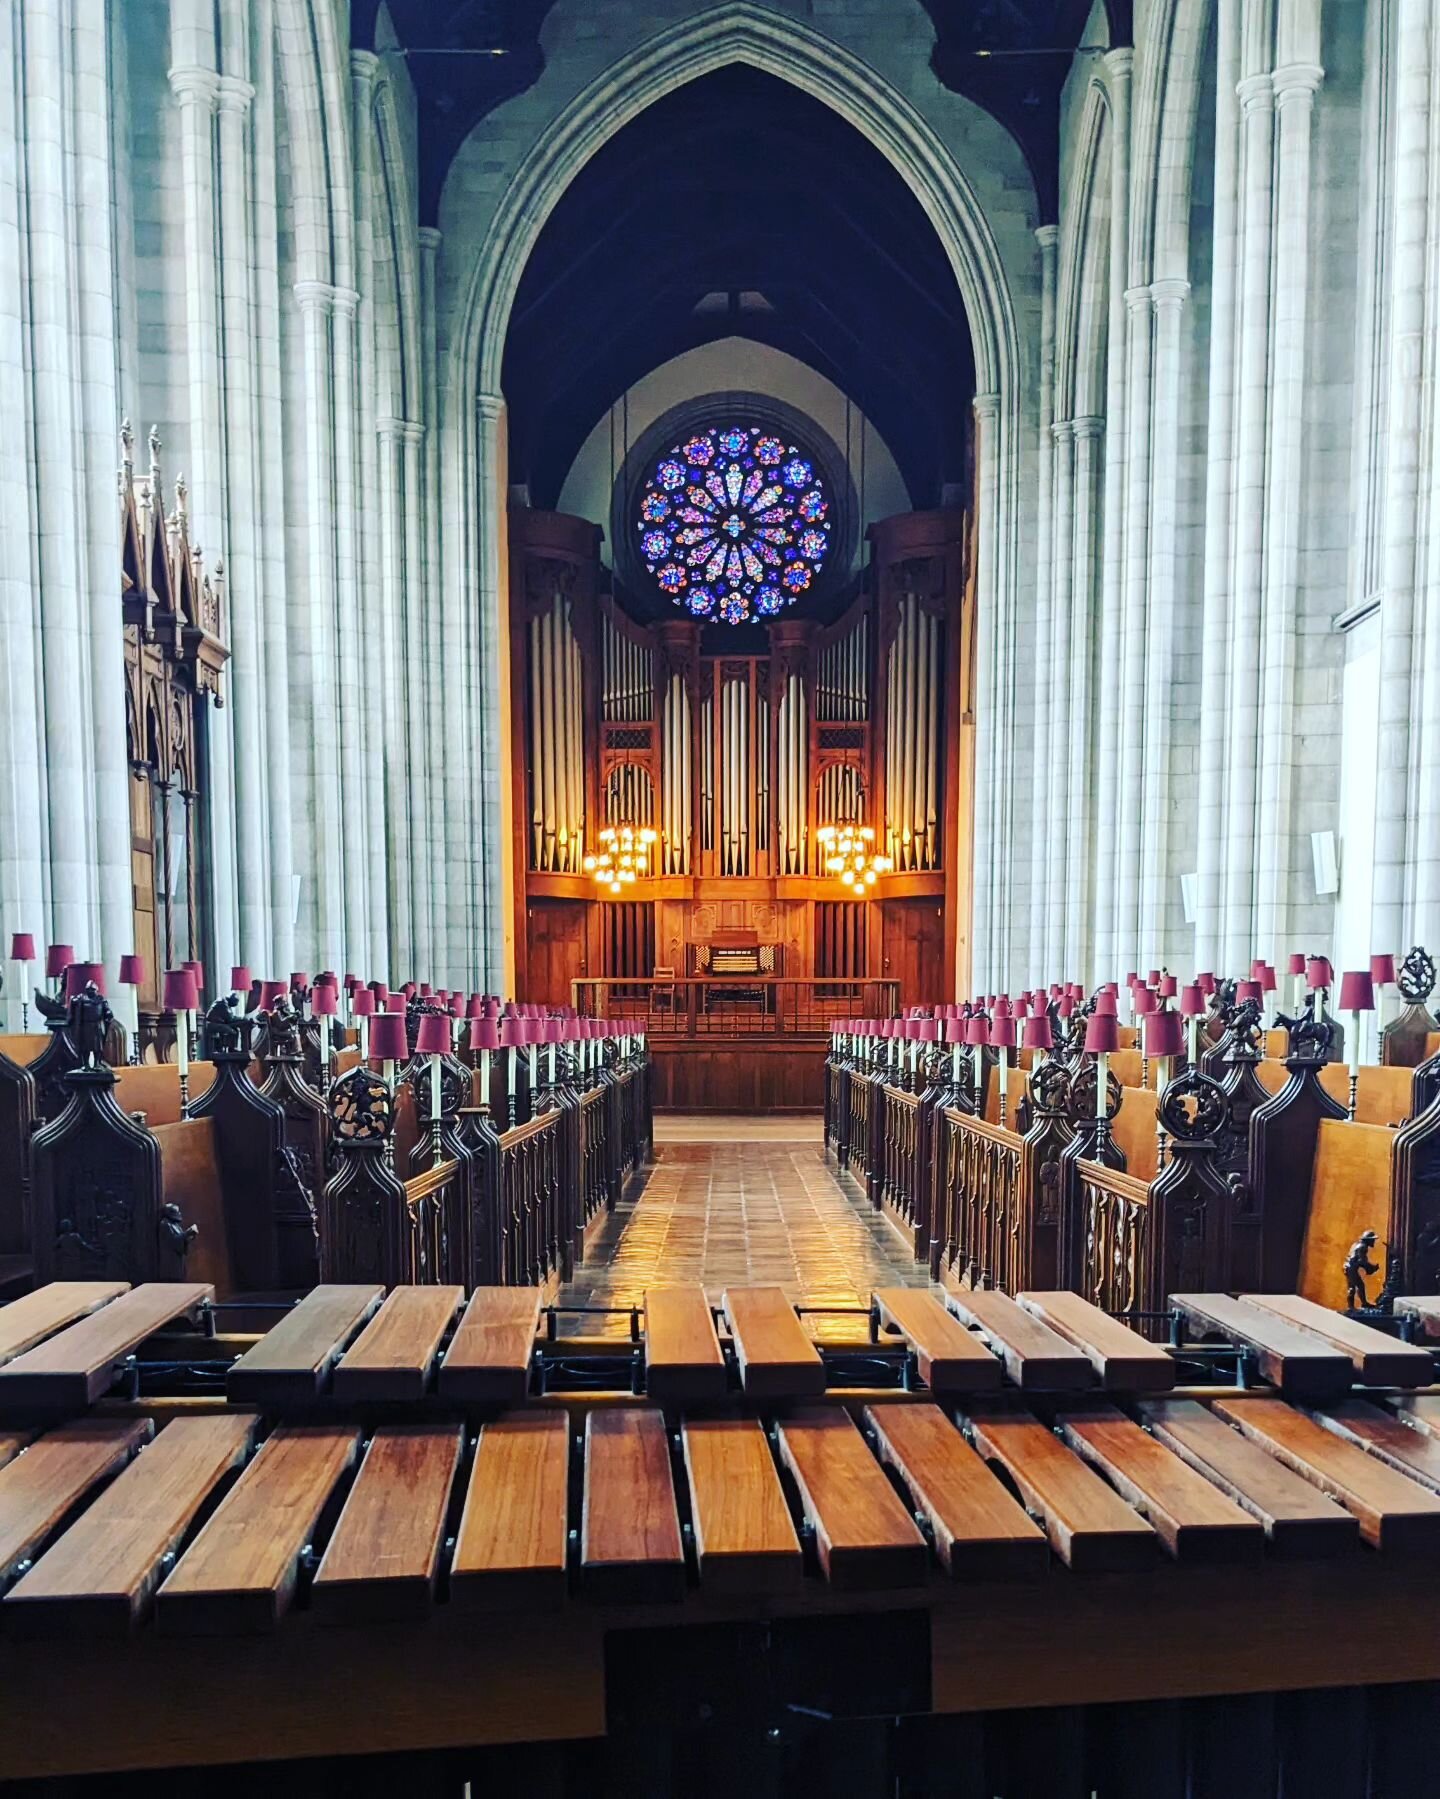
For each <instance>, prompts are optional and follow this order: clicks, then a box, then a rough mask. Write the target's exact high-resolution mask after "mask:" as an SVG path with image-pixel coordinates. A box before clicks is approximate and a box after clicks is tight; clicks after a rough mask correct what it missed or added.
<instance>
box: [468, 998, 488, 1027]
mask: <svg viewBox="0 0 1440 1799" xmlns="http://www.w3.org/2000/svg"><path fill="white" fill-rule="evenodd" d="M465 1016H466V1017H467V1018H484V1017H485V1016H486V1013H485V1002H484V1000H483V999H481V997H480V995H479V994H478V993H472V994H471V995H470V998H469V1001H468V1002H467V1004H466V1007H465ZM472 1036H473V1033H472Z"/></svg>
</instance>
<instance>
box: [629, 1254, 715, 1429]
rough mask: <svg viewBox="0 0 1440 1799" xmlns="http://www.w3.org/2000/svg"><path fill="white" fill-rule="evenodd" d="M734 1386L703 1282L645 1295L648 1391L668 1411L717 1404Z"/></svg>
mask: <svg viewBox="0 0 1440 1799" xmlns="http://www.w3.org/2000/svg"><path fill="white" fill-rule="evenodd" d="M728 1385H729V1376H728V1372H727V1370H726V1367H725V1357H724V1354H723V1352H722V1350H721V1348H720V1340H719V1338H718V1337H717V1336H716V1335H715V1320H714V1318H713V1317H712V1316H711V1312H710V1302H709V1301H708V1300H707V1299H706V1297H705V1289H704V1288H703V1287H702V1286H701V1285H700V1284H699V1282H698V1281H695V1282H686V1283H685V1284H683V1285H680V1286H674V1287H647V1288H646V1289H645V1391H646V1392H647V1393H648V1394H649V1395H650V1397H651V1398H652V1399H657V1400H659V1401H660V1402H661V1403H662V1404H664V1405H679V1404H683V1403H684V1402H686V1401H687V1400H706V1399H718V1398H719V1397H720V1396H721V1395H722V1394H723V1393H724V1392H725V1390H726V1388H727V1386H728Z"/></svg>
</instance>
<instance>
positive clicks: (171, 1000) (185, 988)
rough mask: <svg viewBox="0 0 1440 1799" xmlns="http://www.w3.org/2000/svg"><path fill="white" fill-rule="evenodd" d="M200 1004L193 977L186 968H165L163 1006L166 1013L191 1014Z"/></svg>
mask: <svg viewBox="0 0 1440 1799" xmlns="http://www.w3.org/2000/svg"><path fill="white" fill-rule="evenodd" d="M199 1003H200V995H199V994H198V993H197V992H196V990H195V977H194V975H193V974H191V972H190V970H189V969H188V968H167V969H166V970H165V986H164V994H163V1004H164V1007H165V1010H166V1011H167V1012H193V1011H194V1010H195V1008H196V1006H197V1005H199Z"/></svg>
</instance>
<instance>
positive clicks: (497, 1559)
mask: <svg viewBox="0 0 1440 1799" xmlns="http://www.w3.org/2000/svg"><path fill="white" fill-rule="evenodd" d="M569 1468H570V1420H569V1417H568V1416H567V1414H566V1413H565V1412H563V1411H545V1412H505V1413H503V1414H502V1415H501V1416H500V1417H499V1418H496V1419H494V1420H492V1421H491V1422H490V1423H489V1424H487V1425H485V1426H484V1428H483V1429H482V1430H481V1432H480V1441H479V1443H478V1445H477V1446H476V1450H475V1461H474V1465H473V1466H472V1468H471V1470H470V1485H469V1487H468V1489H467V1491H466V1495H465V1510H464V1512H463V1513H462V1514H461V1518H460V1528H459V1531H458V1532H457V1534H456V1538H455V1555H454V1559H453V1561H452V1563H451V1567H450V1598H451V1603H452V1604H454V1605H458V1606H464V1607H466V1608H469V1609H472V1610H476V1611H488V1610H500V1609H505V1610H514V1609H518V1608H522V1607H523V1608H524V1609H525V1610H527V1611H529V1610H548V1609H549V1608H551V1607H553V1606H555V1605H558V1604H559V1603H560V1602H561V1601H562V1600H563V1599H564V1597H565V1564H566V1549H567V1543H568V1516H567V1504H568V1499H567V1495H568V1491H569Z"/></svg>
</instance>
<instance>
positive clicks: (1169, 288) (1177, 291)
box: [1150, 275, 1190, 312]
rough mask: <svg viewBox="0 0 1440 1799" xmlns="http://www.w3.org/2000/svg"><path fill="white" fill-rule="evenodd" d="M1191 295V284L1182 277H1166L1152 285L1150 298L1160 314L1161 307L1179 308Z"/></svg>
mask: <svg viewBox="0 0 1440 1799" xmlns="http://www.w3.org/2000/svg"><path fill="white" fill-rule="evenodd" d="M1189 294H1190V283H1189V282H1188V281H1186V280H1185V279H1184V277H1183V276H1180V275H1166V276H1164V277H1163V278H1162V279H1161V280H1159V281H1152V282H1151V283H1150V298H1151V301H1152V302H1153V303H1154V306H1155V310H1156V311H1157V312H1158V311H1159V310H1160V309H1161V307H1170V306H1173V307H1175V308H1177V309H1178V308H1179V307H1181V306H1183V305H1184V304H1185V301H1186V300H1187V298H1188V297H1189Z"/></svg>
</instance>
